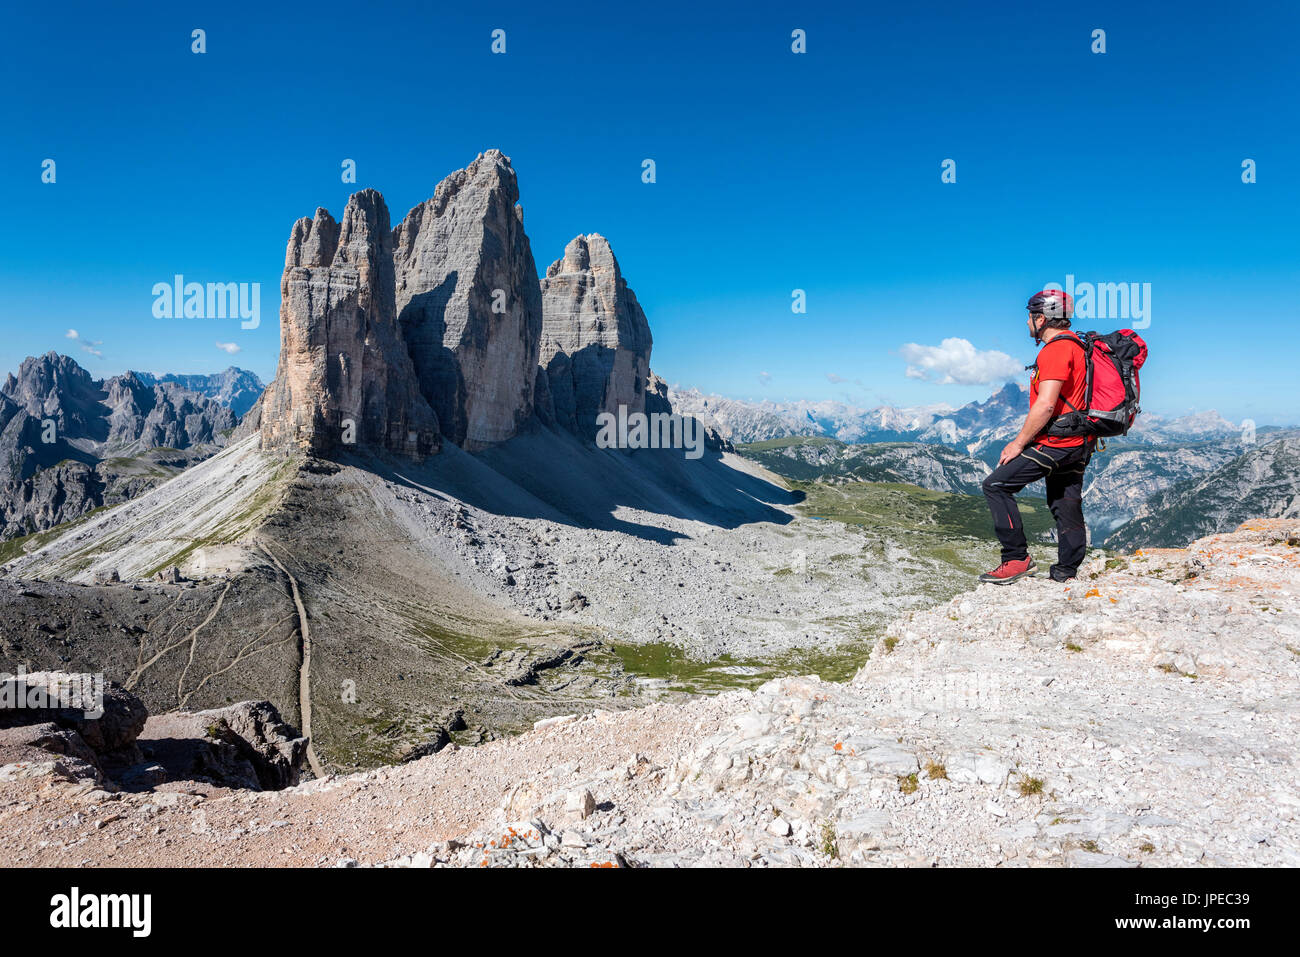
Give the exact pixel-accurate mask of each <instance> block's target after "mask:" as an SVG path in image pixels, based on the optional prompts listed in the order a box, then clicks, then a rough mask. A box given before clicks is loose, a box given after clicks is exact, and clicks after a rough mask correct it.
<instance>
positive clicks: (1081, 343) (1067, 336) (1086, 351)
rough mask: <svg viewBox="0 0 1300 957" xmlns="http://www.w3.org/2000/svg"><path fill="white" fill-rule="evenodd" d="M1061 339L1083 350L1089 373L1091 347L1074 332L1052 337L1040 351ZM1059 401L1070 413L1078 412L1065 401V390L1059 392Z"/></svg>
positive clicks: (1073, 405) (1090, 368) (1071, 403)
mask: <svg viewBox="0 0 1300 957" xmlns="http://www.w3.org/2000/svg"><path fill="white" fill-rule="evenodd" d="M1089 335H1090V336H1091V335H1092V334H1091V333H1089ZM1063 339H1066V340H1069V341H1070V342H1073V343H1074V344H1075V345H1076V346H1078V347H1079V348H1080V349H1082V350H1083V354H1084V356H1085V357H1087V360H1088V372H1089V373H1090V372H1091V370H1092V355H1091V352H1092V350H1091V349H1090V348H1089V347H1090V346H1091V342H1086V343H1085V342H1084V341H1083V340H1082V339H1080V338H1079V335H1078V333H1075V332H1067V333H1065V334H1064V335H1060V336H1053V337H1052V338H1051V339H1050V340H1049V341H1047V342H1044V343H1043V345H1042V349H1046V348H1047V347H1048V346H1050V345H1051V344H1052V343H1053V342H1060V341H1061V340H1063ZM1042 349H1040V350H1039V351H1040V352H1041V351H1042ZM1037 365H1038V363H1037V362H1035V363H1034V366H1037ZM1025 368H1026V369H1029V368H1032V366H1025ZM1061 401H1062V402H1064V403H1065V404H1066V405H1067V406H1069V407H1070V411H1071V412H1078V411H1079V409H1078V408H1077V407H1076V406H1075V404H1074V403H1073V402H1071V401H1070V400H1069V399H1067V398H1066V397H1065V390H1064V389H1062V390H1061Z"/></svg>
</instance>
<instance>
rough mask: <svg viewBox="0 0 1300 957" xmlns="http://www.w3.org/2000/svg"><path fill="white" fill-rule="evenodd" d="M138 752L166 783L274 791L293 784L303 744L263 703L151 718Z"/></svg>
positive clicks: (301, 761) (303, 755) (299, 769)
mask: <svg viewBox="0 0 1300 957" xmlns="http://www.w3.org/2000/svg"><path fill="white" fill-rule="evenodd" d="M140 749H141V751H142V752H143V753H144V754H145V756H146V757H147V758H148V759H149V760H150V761H152V762H156V763H157V764H159V765H161V766H162V767H163V769H164V770H165V772H166V777H167V779H168V780H194V779H205V780H208V781H211V782H213V783H214V784H219V785H221V786H223V787H231V788H245V789H248V790H251V791H278V790H280V789H282V788H286V787H292V786H293V785H295V784H297V783H298V781H299V777H300V775H301V772H302V768H303V765H304V763H305V761H306V757H307V739H306V738H304V737H303V736H302V735H301V734H299V732H298V729H297V728H294V727H293V726H292V725H289V724H286V723H285V722H284V720H283V719H281V717H280V713H279V712H278V711H277V710H276V708H275V706H274V705H272V704H271V703H270V702H267V701H241V702H239V703H238V704H233V705H229V706H228V707H225V708H214V709H212V710H209V711H195V712H178V713H173V714H160V715H155V716H154V717H151V718H150V719H149V720H148V722H147V723H146V724H145V727H144V731H143V732H142V733H141V735H140Z"/></svg>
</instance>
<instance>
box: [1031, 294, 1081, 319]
mask: <svg viewBox="0 0 1300 957" xmlns="http://www.w3.org/2000/svg"><path fill="white" fill-rule="evenodd" d="M1025 308H1026V309H1028V310H1029V314H1030V315H1040V314H1041V315H1043V316H1046V317H1047V318H1048V319H1069V318H1070V317H1071V316H1073V315H1074V297H1073V296H1071V295H1070V294H1069V293H1068V292H1066V291H1065V290H1064V289H1042V290H1039V291H1038V292H1036V293H1034V294H1033V295H1032V296H1030V297H1029V304H1028V305H1027V306H1025Z"/></svg>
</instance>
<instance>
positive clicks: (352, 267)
mask: <svg viewBox="0 0 1300 957" xmlns="http://www.w3.org/2000/svg"><path fill="white" fill-rule="evenodd" d="M280 292H281V305H280V363H279V366H278V368H277V371H276V376H275V381H274V382H273V383H272V384H271V386H270V387H269V388H268V390H267V392H266V394H265V398H264V399H263V402H262V409H261V436H262V446H263V448H267V449H281V450H300V451H305V452H308V453H310V454H322V453H328V452H331V451H334V450H337V449H341V448H346V447H347V446H349V445H355V446H357V447H358V448H360V449H363V450H371V451H374V450H387V451H393V452H401V453H405V454H408V455H413V456H423V455H428V454H430V453H432V452H435V451H437V449H438V445H439V440H438V420H437V417H436V416H435V415H434V414H433V411H432V410H431V409H430V408H429V405H428V403H427V402H426V401H425V400H424V398H423V396H422V395H421V394H420V391H419V389H418V388H417V385H416V378H415V371H414V369H413V368H412V365H411V360H410V357H409V356H408V355H407V351H406V346H405V344H404V343H403V342H402V339H401V336H400V334H399V331H398V327H397V323H396V312H395V309H394V302H393V294H394V275H393V245H392V233H391V231H390V229H389V216H388V207H387V205H386V204H385V203H384V198H383V197H382V196H381V195H379V193H377V192H376V191H374V190H372V189H367V190H362V191H361V192H359V193H354V194H353V195H352V197H351V198H350V199H349V200H348V205H347V208H346V210H345V211H344V213H343V220H342V222H335V220H334V218H333V217H332V216H331V215H330V214H329V212H328V211H326V210H324V209H318V210H316V216H315V218H314V219H306V218H304V219H300V220H298V222H297V223H295V224H294V228H293V234H292V235H291V236H290V238H289V246H288V249H287V250H286V252H285V264H284V275H283V278H282V279H281V282H280Z"/></svg>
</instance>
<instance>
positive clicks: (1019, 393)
mask: <svg viewBox="0 0 1300 957" xmlns="http://www.w3.org/2000/svg"><path fill="white" fill-rule="evenodd" d="M668 395H669V399H670V400H671V402H672V404H673V407H674V408H675V409H678V410H679V411H682V412H688V413H690V414H692V415H695V416H698V417H700V418H702V419H705V420H706V421H708V422H710V423H712V424H713V425H714V427H715V428H717V430H718V432H719V433H720V434H721V435H723V436H724V437H726V438H728V439H730V440H731V441H732V442H736V443H750V442H766V441H769V440H771V439H783V438H791V437H794V436H822V437H826V438H833V439H838V440H839V441H841V442H845V443H862V442H925V443H931V444H937V445H947V446H950V447H952V448H954V449H958V450H960V451H962V452H965V453H966V454H967V455H971V456H974V457H975V458H979V459H982V460H984V461H986V462H989V463H996V462H997V457H998V453H999V452H1000V451H1001V449H1002V446H1003V445H1005V444H1006V443H1007V442H1008V441H1010V440H1011V438H1012V437H1014V435H1015V434H1016V432H1017V431H1018V430H1019V428H1020V425H1021V423H1022V422H1023V421H1024V417H1025V414H1026V413H1027V412H1028V411H1029V394H1028V392H1027V391H1026V390H1025V389H1023V388H1022V387H1021V386H1019V385H1017V384H1015V383H1008V384H1007V385H1005V386H1003V387H1002V388H1001V389H1000V390H998V391H997V392H995V393H993V394H992V395H991V396H989V398H987V399H985V400H984V401H982V402H970V403H967V404H966V405H963V406H961V407H960V408H953V407H952V406H951V405H949V404H948V403H937V404H934V405H923V406H908V407H901V408H900V407H894V406H877V407H875V408H872V409H862V408H858V407H856V406H852V405H848V404H847V403H844V402H835V401H823V402H806V401H800V402H784V403H783V402H772V401H763V402H747V401H744V400H742V399H728V398H725V397H723V396H717V395H706V394H705V393H702V392H700V391H699V390H698V389H679V388H669V390H668ZM1268 431H1270V430H1268V429H1261V430H1260V432H1261V433H1267V432H1268ZM1274 431H1276V430H1274ZM1241 433H1242V428H1241V426H1239V425H1235V424H1233V423H1232V422H1229V421H1228V420H1227V419H1225V418H1223V417H1222V416H1221V415H1219V413H1218V412H1215V411H1209V412H1198V413H1194V414H1191V415H1184V416H1179V417H1177V418H1172V419H1169V418H1165V417H1163V416H1159V415H1155V414H1153V413H1147V412H1144V413H1143V414H1142V415H1141V416H1140V417H1139V418H1138V421H1137V424H1136V425H1135V426H1134V428H1133V431H1132V432H1130V433H1129V435H1128V436H1126V438H1125V441H1126V442H1128V443H1143V444H1148V445H1153V444H1157V445H1158V444H1167V443H1187V442H1205V441H1211V440H1214V441H1217V440H1224V439H1232V438H1234V437H1240V435H1241Z"/></svg>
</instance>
